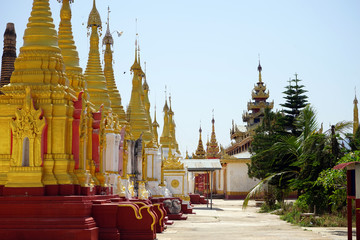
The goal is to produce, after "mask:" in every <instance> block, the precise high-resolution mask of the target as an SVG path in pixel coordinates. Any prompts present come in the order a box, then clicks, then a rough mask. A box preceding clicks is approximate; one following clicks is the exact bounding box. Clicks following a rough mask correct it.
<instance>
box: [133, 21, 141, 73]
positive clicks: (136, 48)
mask: <svg viewBox="0 0 360 240" xmlns="http://www.w3.org/2000/svg"><path fill="white" fill-rule="evenodd" d="M136 22H137V19H136ZM136 25H137V23H136ZM138 36H139V34H138V33H137V32H136V36H135V60H134V64H133V65H132V66H131V68H130V71H132V72H134V71H136V70H140V69H141V67H140V63H139V61H138Z"/></svg>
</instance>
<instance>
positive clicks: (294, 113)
mask: <svg viewBox="0 0 360 240" xmlns="http://www.w3.org/2000/svg"><path fill="white" fill-rule="evenodd" d="M300 82H301V80H300V79H298V78H297V74H295V79H291V80H289V85H288V86H286V87H285V89H286V90H285V91H284V92H283V93H284V94H285V96H284V99H285V103H283V104H280V106H282V107H284V109H283V112H284V113H285V127H286V129H287V130H289V131H291V132H292V133H293V134H294V135H296V136H298V135H299V134H300V131H299V130H298V129H297V128H296V126H295V124H294V122H295V119H296V118H297V117H298V116H299V114H300V111H301V110H302V109H303V108H304V107H305V106H306V105H307V98H308V97H307V96H306V95H305V93H306V92H307V90H305V89H304V88H305V86H304V85H301V84H300Z"/></svg>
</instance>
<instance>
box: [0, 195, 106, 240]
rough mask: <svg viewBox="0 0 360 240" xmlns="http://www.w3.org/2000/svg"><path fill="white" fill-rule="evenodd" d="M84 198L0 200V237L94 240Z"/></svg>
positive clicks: (89, 205)
mask: <svg viewBox="0 0 360 240" xmlns="http://www.w3.org/2000/svg"><path fill="white" fill-rule="evenodd" d="M91 210H92V202H91V199H90V198H88V197H76V196H70V197H61V196H60V197H51V196H41V197H37V196H32V197H26V196H24V197H0V236H1V239H7V240H16V239H24V240H28V239H29V240H32V239H37V240H38V239H44V240H45V239H51V240H63V239H66V240H68V239H74V240H75V239H76V240H97V239H98V234H99V233H98V232H99V229H98V227H97V226H96V223H95V221H94V219H93V218H92V216H91Z"/></svg>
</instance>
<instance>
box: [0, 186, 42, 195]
mask: <svg viewBox="0 0 360 240" xmlns="http://www.w3.org/2000/svg"><path fill="white" fill-rule="evenodd" d="M44 193H45V189H44V187H31V188H30V187H29V188H26V187H19V188H17V187H16V188H15V187H4V188H3V196H44Z"/></svg>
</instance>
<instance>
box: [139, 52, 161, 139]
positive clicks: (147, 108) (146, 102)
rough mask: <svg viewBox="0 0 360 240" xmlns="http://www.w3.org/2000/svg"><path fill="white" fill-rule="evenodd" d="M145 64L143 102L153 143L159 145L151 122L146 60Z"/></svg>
mask: <svg viewBox="0 0 360 240" xmlns="http://www.w3.org/2000/svg"><path fill="white" fill-rule="evenodd" d="M139 60H140V49H139ZM144 65H145V73H144V83H143V85H142V88H143V97H142V99H143V103H144V108H145V113H146V118H147V120H148V122H149V126H150V132H151V135H152V138H153V145H155V146H157V145H158V143H157V142H158V140H157V139H158V137H157V136H155V134H154V131H153V128H152V123H151V116H150V101H149V90H150V88H149V85H148V84H147V81H146V62H144Z"/></svg>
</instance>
